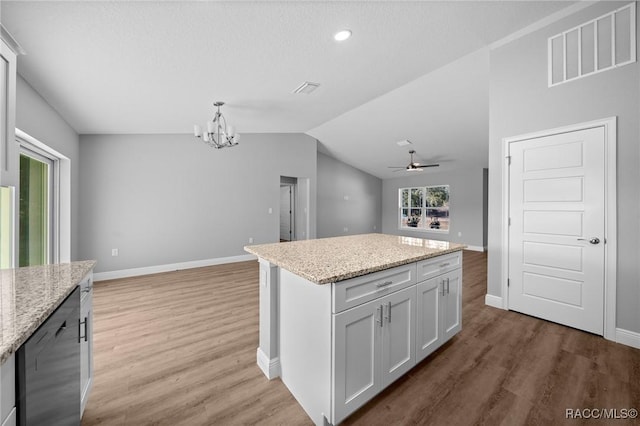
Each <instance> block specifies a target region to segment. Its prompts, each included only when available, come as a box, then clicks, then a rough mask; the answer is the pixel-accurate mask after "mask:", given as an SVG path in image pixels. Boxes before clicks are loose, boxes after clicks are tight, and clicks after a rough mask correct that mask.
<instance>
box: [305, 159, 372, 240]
mask: <svg viewBox="0 0 640 426" xmlns="http://www.w3.org/2000/svg"><path fill="white" fill-rule="evenodd" d="M345 197H347V198H348V199H347V200H345ZM381 208H382V180H381V179H379V178H377V177H375V176H372V175H370V174H368V173H365V172H363V171H361V170H359V169H356V168H354V167H352V166H350V165H348V164H345V163H343V162H341V161H339V160H336V159H335V158H332V157H329V156H328V155H325V154H322V153H318V237H319V238H324V237H336V236H340V235H354V234H367V233H371V232H380V229H381V228H382V215H381ZM344 228H347V231H345V230H344Z"/></svg>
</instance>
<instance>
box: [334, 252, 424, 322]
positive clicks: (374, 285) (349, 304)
mask: <svg viewBox="0 0 640 426" xmlns="http://www.w3.org/2000/svg"><path fill="white" fill-rule="evenodd" d="M415 283H416V264H415V263H409V264H407V265H402V266H396V267H395V268H391V269H385V270H384V271H379V272H374V273H372V274H368V275H363V276H361V277H356V278H352V279H350V280H345V281H339V282H337V283H333V284H331V285H332V286H333V288H332V290H333V291H332V303H331V305H332V310H333V313H338V312H341V311H344V310H345V309H349V308H353V307H354V306H358V305H360V304H362V303H365V302H368V301H370V300H373V299H377V298H378V297H381V296H384V295H386V294H390V293H393V292H394V291H396V290H400V289H403V288H405V287H409V286H411V285H413V284H415Z"/></svg>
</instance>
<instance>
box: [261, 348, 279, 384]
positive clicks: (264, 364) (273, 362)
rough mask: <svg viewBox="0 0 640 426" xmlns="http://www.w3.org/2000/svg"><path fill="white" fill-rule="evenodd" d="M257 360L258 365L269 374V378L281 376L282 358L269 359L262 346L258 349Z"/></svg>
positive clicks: (265, 373) (266, 374)
mask: <svg viewBox="0 0 640 426" xmlns="http://www.w3.org/2000/svg"><path fill="white" fill-rule="evenodd" d="M256 360H257V363H258V367H260V370H262V372H263V373H264V375H265V376H267V379H269V380H271V379H274V378H276V377H280V358H279V357H278V358H274V359H269V357H268V356H267V355H266V354H265V353H264V352H262V350H261V349H260V348H258V350H257V351H256Z"/></svg>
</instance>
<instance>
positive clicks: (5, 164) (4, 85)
mask: <svg viewBox="0 0 640 426" xmlns="http://www.w3.org/2000/svg"><path fill="white" fill-rule="evenodd" d="M0 30H1V31H0V35H1V37H0V185H4V186H17V185H18V183H19V178H20V176H19V171H18V155H17V147H16V144H15V142H14V141H15V136H14V135H15V120H16V115H15V111H16V108H15V102H16V52H15V51H14V47H16V46H17V45H15V41H14V40H13V39H11V38H10V36H9V35H8V33H6V32H5V29H4V27H0ZM9 42H12V44H11V45H10V44H8V43H9ZM12 46H13V47H12ZM16 204H17V203H16ZM14 217H17V215H16V212H15V211H14ZM15 386H16V384H15V355H11V357H9V359H7V360H6V361H5V362H4V363H3V364H2V365H1V366H0V401H1V403H0V424H2V426H5V425H7V426H8V425H15V424H16V408H15Z"/></svg>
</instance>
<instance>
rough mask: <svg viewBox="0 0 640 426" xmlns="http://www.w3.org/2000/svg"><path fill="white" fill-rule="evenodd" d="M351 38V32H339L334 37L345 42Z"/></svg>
mask: <svg viewBox="0 0 640 426" xmlns="http://www.w3.org/2000/svg"><path fill="white" fill-rule="evenodd" d="M349 37H351V30H342V31H338V32H337V33H336V35H334V36H333V38H334V39H335V40H336V41H345V40H346V39H348V38H349Z"/></svg>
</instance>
